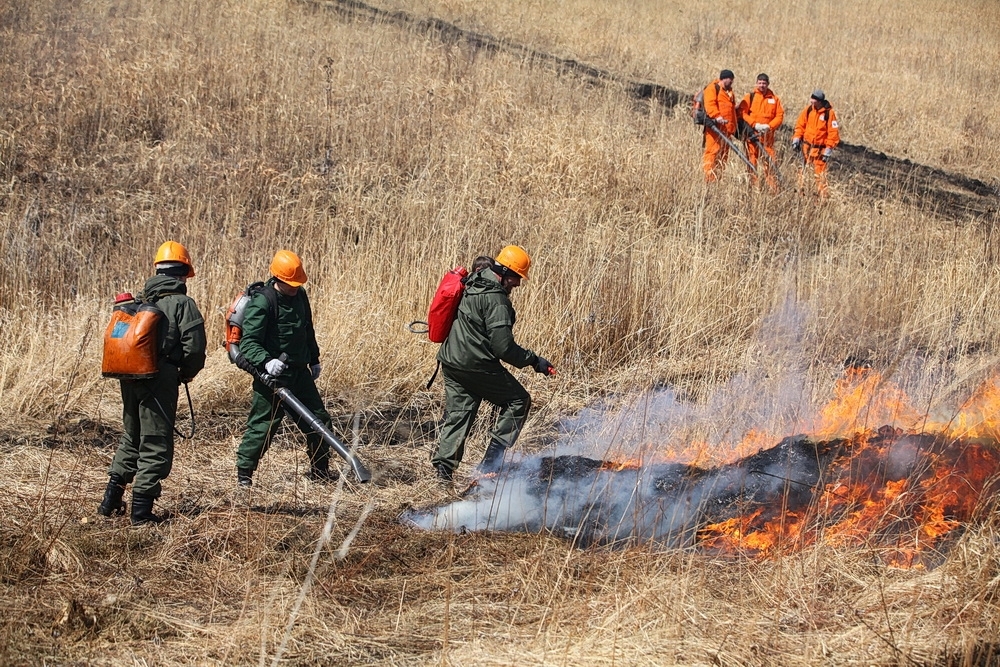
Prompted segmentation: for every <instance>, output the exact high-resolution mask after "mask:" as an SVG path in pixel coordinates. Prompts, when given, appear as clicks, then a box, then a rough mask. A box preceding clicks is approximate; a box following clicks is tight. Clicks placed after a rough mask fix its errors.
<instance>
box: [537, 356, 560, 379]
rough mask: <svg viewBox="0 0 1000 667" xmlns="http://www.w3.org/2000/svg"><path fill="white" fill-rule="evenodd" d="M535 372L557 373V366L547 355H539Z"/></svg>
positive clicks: (543, 373)
mask: <svg viewBox="0 0 1000 667" xmlns="http://www.w3.org/2000/svg"><path fill="white" fill-rule="evenodd" d="M535 372H536V373H541V374H542V375H555V374H556V367H555V366H553V365H552V364H551V363H549V360H548V359H546V358H545V357H541V356H540V357H538V360H537V361H535Z"/></svg>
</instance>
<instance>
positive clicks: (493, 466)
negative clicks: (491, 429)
mask: <svg viewBox="0 0 1000 667" xmlns="http://www.w3.org/2000/svg"><path fill="white" fill-rule="evenodd" d="M506 451H507V448H506V447H504V446H503V445H501V444H500V443H499V442H496V441H492V442H490V446H489V447H487V448H486V454H484V455H483V462H482V463H480V464H479V467H478V468H476V469H477V470H478V471H479V472H481V473H483V474H484V475H488V474H490V473H493V472H499V471H500V466H502V465H503V455H504V453H505V452H506Z"/></svg>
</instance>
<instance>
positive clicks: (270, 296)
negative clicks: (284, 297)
mask: <svg viewBox="0 0 1000 667" xmlns="http://www.w3.org/2000/svg"><path fill="white" fill-rule="evenodd" d="M260 291H261V293H262V294H263V295H264V299H266V300H267V314H268V315H270V316H271V321H272V322H274V321H276V320H277V319H278V292H277V291H276V290H275V289H274V285H272V284H270V283H264V287H262V288H261V290H260Z"/></svg>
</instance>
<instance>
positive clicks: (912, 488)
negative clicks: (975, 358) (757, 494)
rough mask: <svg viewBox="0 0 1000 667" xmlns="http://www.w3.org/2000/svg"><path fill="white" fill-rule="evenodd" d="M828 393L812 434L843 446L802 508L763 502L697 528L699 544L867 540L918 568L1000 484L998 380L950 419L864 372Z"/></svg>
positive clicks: (775, 546)
mask: <svg viewBox="0 0 1000 667" xmlns="http://www.w3.org/2000/svg"><path fill="white" fill-rule="evenodd" d="M834 393H835V396H834V399H833V400H832V401H831V402H830V403H829V404H828V405H826V406H825V407H824V408H823V410H822V411H821V413H820V415H821V417H820V420H819V422H818V423H817V424H816V425H815V429H814V433H815V436H813V437H811V438H810V439H814V440H816V441H817V442H820V441H827V440H830V439H832V438H842V439H843V453H842V454H841V455H839V456H837V457H836V458H835V459H834V460H833V462H832V463H831V465H830V466H829V467H828V468H827V470H826V473H825V475H824V477H825V479H824V480H823V483H822V487H821V489H819V490H818V493H817V494H816V495H815V497H814V501H813V503H812V504H811V506H810V507H809V508H808V510H807V511H805V512H793V511H783V510H782V508H771V507H761V508H756V509H754V510H752V511H750V512H747V513H746V514H741V515H739V516H737V517H734V518H731V519H728V520H725V521H721V522H716V523H712V524H709V525H706V526H703V527H702V528H701V529H700V530H699V531H698V539H699V542H700V544H701V545H702V546H703V547H706V548H709V549H712V550H715V551H718V552H722V553H743V554H745V555H750V556H756V557H767V556H771V555H775V554H778V553H785V552H788V551H792V550H796V549H799V548H802V547H803V546H806V545H810V544H815V543H820V544H827V545H831V546H860V545H865V546H868V547H874V548H877V549H878V550H879V552H880V553H882V555H883V558H884V559H885V560H886V561H887V562H889V563H891V564H893V565H897V566H902V567H914V566H921V565H922V564H923V562H924V560H925V558H924V557H925V556H926V555H927V554H929V553H934V551H935V550H936V549H937V548H938V547H939V546H940V545H941V544H942V542H943V541H944V540H947V539H948V538H949V537H950V536H952V535H953V534H955V533H956V531H957V530H958V529H959V528H961V527H962V526H963V525H965V524H966V523H968V522H969V521H970V520H972V519H973V518H974V516H975V513H976V510H977V508H978V507H979V506H980V501H981V500H983V499H984V498H985V497H988V496H992V495H993V494H994V493H995V492H996V491H997V471H998V469H1000V449H998V445H997V435H998V432H1000V429H998V424H997V421H996V415H997V414H998V411H1000V388H998V387H997V384H996V382H995V381H990V382H988V383H987V384H985V385H984V386H982V387H980V389H979V390H978V391H977V392H976V393H975V394H974V395H973V397H972V398H971V399H970V400H969V401H968V402H967V403H966V405H965V406H963V408H962V410H961V411H960V412H959V413H958V414H957V415H956V416H955V418H954V419H953V420H951V422H949V423H947V424H932V423H930V422H929V421H928V420H927V419H926V418H925V417H924V416H923V415H921V414H920V413H919V412H918V411H917V410H915V409H914V408H912V406H911V405H910V403H909V400H908V399H907V397H906V394H905V393H904V392H903V391H901V390H900V389H899V388H897V387H894V386H892V385H891V384H889V383H887V382H885V381H884V380H883V379H882V378H881V377H880V376H879V375H878V374H877V373H874V372H870V371H867V370H864V369H856V370H852V371H850V372H848V373H847V375H846V376H845V377H844V378H843V379H842V380H841V381H840V382H838V384H837V386H836V389H835V392H834ZM873 424H882V425H889V426H882V427H881V428H879V429H877V430H875V429H873V428H871V425H873Z"/></svg>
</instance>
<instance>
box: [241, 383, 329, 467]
mask: <svg viewBox="0 0 1000 667" xmlns="http://www.w3.org/2000/svg"><path fill="white" fill-rule="evenodd" d="M281 379H282V381H283V383H284V386H285V387H287V388H288V389H289V390H290V391H291V392H292V394H294V395H295V398H297V399H299V400H300V401H302V403H303V405H305V406H306V407H307V408H309V411H310V412H312V413H313V414H314V415H316V418H317V419H319V420H320V421H321V422H323V424H324V425H325V426H326V427H327V428H328V429H331V430H332V428H333V421H332V420H331V419H330V413H329V412H327V411H326V407H325V406H324V405H323V399H322V397H320V395H319V391H318V390H317V389H316V383H315V382H314V381H313V379H312V375H311V374H310V373H309V369H308V368H289V369H288V370H286V371H285V373H284V375H282V378H281ZM288 415H289V416H290V417H291V418H292V420H293V421H294V422H295V425H296V426H298V427H299V430H300V431H302V432H303V433H304V434H305V436H306V453H307V454H308V455H309V463H310V465H311V466H313V467H316V468H321V469H326V468H327V467H328V466H329V465H330V444H329V443H328V442H327V441H326V440H324V439H323V436H321V435H320V434H319V433H317V432H316V431H314V430H313V428H312V426H310V425H309V423H308V422H307V421H306V420H304V419H303V418H302V417H300V416H299V415H298V414H296V412H295V411H294V410H289V411H288ZM284 416H285V406H284V405H283V404H282V403H281V401H280V400H279V399H278V397H277V396H275V394H274V392H273V391H271V388H270V387H268V386H267V385H266V384H264V383H263V382H261V381H260V380H257V379H256V378H255V379H254V381H253V398H252V399H251V401H250V414H249V416H248V417H247V430H246V432H245V433H244V434H243V440H242V441H241V442H240V446H239V448H238V449H237V450H236V467H237V468H242V469H244V470H256V469H257V464H258V462H260V457H262V456H263V455H264V452H266V451H267V450H268V448H269V447H270V446H271V438H273V437H274V434H275V433H276V432H277V430H278V427H279V426H280V424H281V420H282V418H283V417H284Z"/></svg>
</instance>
